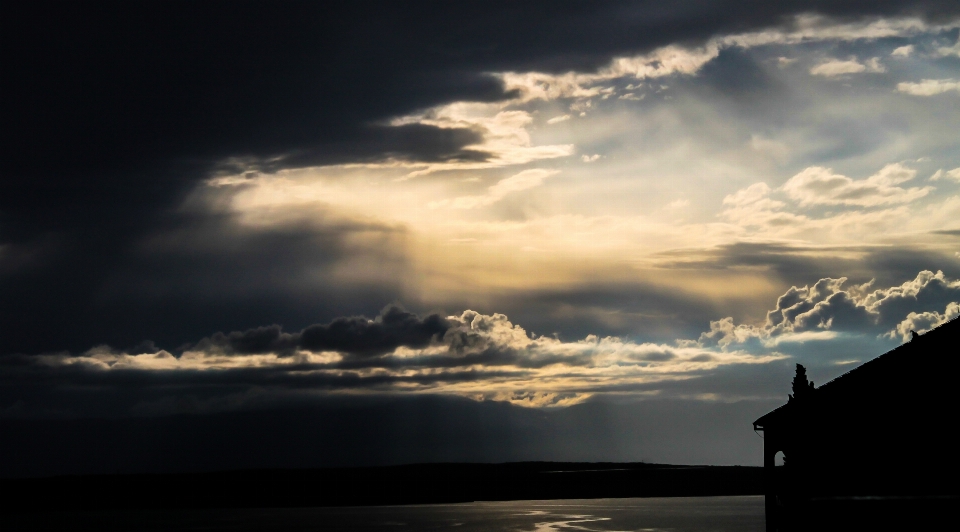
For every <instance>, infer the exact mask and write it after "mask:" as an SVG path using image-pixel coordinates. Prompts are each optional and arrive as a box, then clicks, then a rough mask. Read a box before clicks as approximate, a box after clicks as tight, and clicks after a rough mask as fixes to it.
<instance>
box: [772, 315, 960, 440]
mask: <svg viewBox="0 0 960 532" xmlns="http://www.w3.org/2000/svg"><path fill="white" fill-rule="evenodd" d="M950 345H954V346H958V345H960V319H953V320H951V321H949V322H947V323H944V324H942V325H940V326H939V327H936V328H935V329H933V330H931V331H928V332H927V333H925V334H922V335H917V336H916V337H914V338H913V339H912V340H910V341H909V342H907V343H905V344H903V345H901V346H899V347H896V348H894V349H891V350H890V351H887V352H886V353H884V354H882V355H880V356H878V357H877V358H874V359H873V360H870V361H867V362H865V363H863V364H861V365H859V366H857V367H855V368H853V369H851V370H850V371H848V372H846V373H844V374H843V375H840V376H839V377H837V378H835V379H833V380H831V381H830V382H827V383H825V384H823V385H822V386H820V387H818V388H817V389H816V390H814V392H813V393H814V394H815V396H816V397H817V400H818V401H825V402H829V403H842V402H844V401H846V400H848V399H850V398H852V397H856V396H867V395H869V394H874V393H878V392H880V393H882V391H883V390H885V389H886V390H889V389H897V388H899V386H898V385H899V384H900V383H903V382H904V381H912V382H915V383H918V385H922V384H919V383H922V382H923V381H924V377H925V375H924V373H929V372H930V367H931V366H930V365H928V364H918V363H917V360H918V358H919V357H926V359H927V360H929V359H930V358H931V357H933V358H940V359H943V360H948V361H952V362H953V364H956V360H957V359H960V354H958V351H960V350H956V349H954V350H951V349H949V348H947V349H944V348H945V347H948V346H950ZM794 404H795V402H788V403H787V404H784V405H782V406H780V407H778V408H776V409H774V410H772V411H770V412H768V413H766V414H764V415H763V416H761V417H760V418H759V419H757V420H756V421H754V422H753V426H754V428H755V429H757V430H762V429H763V427H764V426H766V425H768V424H769V423H770V422H772V421H775V420H777V419H779V418H780V417H782V416H785V415H788V412H789V411H790V410H791V409H792V408H794Z"/></svg>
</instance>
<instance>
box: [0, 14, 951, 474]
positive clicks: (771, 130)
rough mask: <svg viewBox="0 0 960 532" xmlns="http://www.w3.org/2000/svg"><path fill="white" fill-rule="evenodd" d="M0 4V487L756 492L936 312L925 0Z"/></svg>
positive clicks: (941, 30) (932, 105)
mask: <svg viewBox="0 0 960 532" xmlns="http://www.w3.org/2000/svg"><path fill="white" fill-rule="evenodd" d="M771 4H775V5H771ZM0 9H2V16H0V24H2V31H0V39H2V40H3V44H2V49H0V53H2V56H3V60H2V64H3V70H4V75H3V77H2V81H0V83H2V86H3V98H2V100H0V106H2V117H3V120H2V122H3V124H4V127H3V128H2V130H0V135H2V150H3V156H2V158H0V183H2V185H0V186H2V188H0V190H2V193H0V294H2V296H0V323H2V324H3V325H2V328H0V426H6V427H7V429H6V430H5V432H6V433H7V434H16V436H14V437H11V438H9V439H6V442H4V443H0V453H2V454H5V455H7V456H13V457H16V459H15V460H10V461H6V460H4V461H3V462H4V465H3V466H0V475H5V476H18V475H37V474H58V473H75V472H118V471H124V472H139V471H175V470H176V471H187V470H212V469H230V468H245V467H321V466H339V465H383V464H394V463H410V462H426V461H485V462H499V461H510V460H589V461H637V460H644V461H651V462H672V463H698V464H704V463H710V464H754V465H756V464H760V463H761V462H762V460H761V449H762V443H763V442H762V439H761V438H760V437H759V436H758V435H757V434H754V433H753V431H752V429H751V425H750V423H751V422H752V420H753V419H755V418H756V417H759V416H760V415H762V414H763V413H765V412H767V411H769V410H770V409H772V408H775V407H776V406H779V405H780V404H781V403H783V402H784V401H785V400H786V395H787V393H788V392H789V383H790V379H791V377H792V374H793V371H794V367H795V364H797V363H801V364H803V365H805V366H806V367H807V368H808V374H809V375H810V377H811V379H812V380H813V381H814V382H815V383H816V384H821V383H823V382H826V381H828V380H830V379H832V378H835V377H837V376H839V375H841V374H843V373H844V372H845V371H848V370H849V369H851V368H853V367H855V366H856V365H857V364H859V363H862V362H864V361H866V360H869V359H871V358H874V357H876V356H878V355H880V354H882V353H883V352H885V351H888V350H889V349H892V348H894V347H896V346H897V345H900V344H901V343H902V342H904V341H907V340H908V339H909V337H910V331H911V330H913V331H916V332H918V333H923V332H925V331H927V330H930V329H931V328H933V327H935V326H937V325H938V324H941V323H944V322H946V321H948V320H950V319H953V318H955V317H956V316H958V315H960V221H958V220H960V135H958V134H957V125H958V124H960V5H958V4H957V3H956V2H954V1H943V2H939V1H919V2H903V1H896V2H884V1H879V2H859V1H855V2H816V1H812V2H809V1H808V2H777V3H769V2H743V1H739V2H726V1H707V0H699V1H680V2H671V3H668V4H664V3H663V2H643V1H641V2H618V1H594V2H589V3H587V2H525V3H516V2H491V1H486V2H457V3H447V2H413V3H389V2H349V3H337V2H322V3H311V2H285V3H281V4H275V3H259V2H202V3H196V2H139V3H135V4H130V3H104V2H96V3H93V2H71V3H53V4H50V3H42V2H30V3H27V2H9V3H5V4H4V6H3V7H2V8H0ZM916 363H917V364H923V363H924V362H923V361H922V360H918V361H916ZM930 371H936V368H932V367H931V368H930Z"/></svg>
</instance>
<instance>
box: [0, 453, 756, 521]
mask: <svg viewBox="0 0 960 532" xmlns="http://www.w3.org/2000/svg"><path fill="white" fill-rule="evenodd" d="M762 477H763V476H762V469H761V468H759V467H739V466H730V467H727V466H674V465H659V464H643V463H631V464H622V463H557V462H521V463H508V464H418V465H404V466H393V467H369V468H338V469H305V470H255V471H229V472H218V473H196V474H167V475H95V476H93V475H91V476H65V477H50V478H30V479H7V480H3V481H0V488H2V489H3V491H4V492H5V493H7V494H8V496H6V497H4V498H3V505H4V506H5V507H6V509H7V510H14V511H36V510H42V509H51V508H54V509H57V510H68V509H114V508H231V507H234V508H236V507H261V508H263V507H296V506H353V505H393V504H429V503H452V502H468V501H506V500H531V499H540V500H543V499H589V498H604V497H674V496H706V495H758V494H761V493H763V483H762V479H763V478H762Z"/></svg>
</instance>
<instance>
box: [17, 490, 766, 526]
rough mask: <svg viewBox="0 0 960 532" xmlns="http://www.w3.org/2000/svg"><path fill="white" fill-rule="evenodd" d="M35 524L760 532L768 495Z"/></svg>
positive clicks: (123, 516) (140, 514)
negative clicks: (764, 501)
mask: <svg viewBox="0 0 960 532" xmlns="http://www.w3.org/2000/svg"><path fill="white" fill-rule="evenodd" d="M30 520H31V523H30V525H31V526H30V528H34V529H36V528H41V529H49V530H53V529H56V530H100V531H120V530H123V531H139V530H143V531H159V530H166V531H174V530H204V531H228V530H229V531H253V530H277V531H288V530H290V531H306V530H313V531H326V530H347V531H354V530H356V531H378V532H379V531H396V532H401V531H408V530H409V531H421V530H425V531H429V530H454V531H457V532H481V531H483V532H487V531H518V532H519V531H524V532H548V531H554V530H557V531H562V530H577V531H628V530H629V531H646V532H654V531H656V532H659V531H663V532H667V531H669V532H733V531H736V532H753V531H757V532H760V531H762V530H763V497H686V498H650V499H577V500H559V501H509V502H475V503H464V504H437V505H423V506H374V507H354V508H267V509H230V510H177V511H169V510H168V511H126V512H117V511H113V512H70V513H69V514H67V513H60V514H48V515H45V516H32V517H31V518H30ZM38 525H39V526H38Z"/></svg>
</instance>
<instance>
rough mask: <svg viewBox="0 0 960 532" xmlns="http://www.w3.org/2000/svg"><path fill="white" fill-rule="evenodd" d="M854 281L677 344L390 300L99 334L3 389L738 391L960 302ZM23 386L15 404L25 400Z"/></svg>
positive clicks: (837, 282)
mask: <svg viewBox="0 0 960 532" xmlns="http://www.w3.org/2000/svg"><path fill="white" fill-rule="evenodd" d="M846 281H847V279H846V278H844V277H840V278H824V279H821V280H819V281H818V282H816V283H814V284H813V285H812V286H809V285H808V286H803V287H796V286H793V287H791V288H790V289H789V290H787V291H786V292H785V293H784V294H783V295H781V296H780V297H779V298H778V299H777V302H776V305H775V307H774V308H773V309H772V310H770V311H769V312H768V313H767V315H766V320H765V321H764V323H762V324H760V325H753V324H744V323H739V324H738V323H735V321H734V320H733V318H729V317H728V318H724V319H720V320H716V321H713V322H711V323H710V328H709V330H708V331H705V332H704V333H702V334H701V335H700V336H699V338H698V339H696V340H690V339H680V340H677V341H676V342H675V343H674V344H672V345H671V344H657V343H649V342H637V341H633V340H630V339H627V338H619V337H612V336H610V337H604V338H600V337H597V336H595V335H588V336H587V337H585V338H583V339H581V340H576V341H564V340H561V339H558V338H555V337H549V336H537V335H533V334H530V333H528V332H527V330H525V329H524V328H523V327H521V326H520V325H517V324H514V323H512V322H511V321H510V319H509V318H508V317H507V316H506V315H503V314H496V313H495V314H483V313H480V312H476V311H472V310H467V311H464V312H462V313H460V314H459V315H453V316H446V317H444V316H441V315H439V314H428V315H425V316H419V315H417V314H414V313H412V312H409V311H406V310H404V309H403V308H401V307H398V306H388V307H386V308H385V309H384V310H383V311H382V312H381V313H380V315H379V316H377V317H375V318H373V319H367V318H364V317H341V318H337V319H335V320H333V321H331V322H329V323H326V324H315V325H311V326H309V327H306V328H304V329H303V330H301V331H298V332H290V333H288V332H284V331H283V329H282V328H281V327H280V326H278V325H271V326H266V327H259V328H255V329H249V330H246V331H233V332H228V333H216V334H214V335H211V336H209V337H207V338H203V339H201V340H200V341H198V342H196V343H195V344H193V345H190V346H186V347H184V348H181V349H180V350H177V351H176V352H170V351H167V350H163V349H159V348H157V347H155V346H153V345H152V344H151V343H149V342H147V343H144V344H143V345H142V346H141V348H140V349H136V350H126V351H124V350H116V349H113V348H110V347H109V346H98V347H95V348H93V349H90V350H89V351H86V352H84V353H80V354H68V353H56V354H41V355H13V356H6V357H2V358H0V366H2V369H3V371H2V372H0V375H2V377H0V390H6V392H7V393H4V396H5V401H6V400H7V399H13V397H12V396H11V397H7V396H10V393H14V395H16V394H17V393H19V392H17V390H20V392H22V393H24V394H25V393H27V391H25V390H27V388H24V384H23V383H25V382H28V383H29V384H30V385H29V387H28V388H29V389H30V390H32V391H30V393H38V392H37V390H41V392H40V393H42V390H48V391H50V390H65V389H91V390H92V389H96V390H110V389H113V390H136V391H138V393H139V391H142V390H154V391H155V392H157V393H160V394H161V395H162V393H161V392H163V390H168V391H169V390H177V391H178V393H180V394H181V396H182V395H183V393H186V392H190V393H193V392H196V393H198V394H200V395H203V394H206V395H205V396H208V397H209V398H208V399H204V401H200V402H199V403H197V404H207V406H209V407H210V408H213V409H214V410H222V409H228V410H229V409H230V408H233V407H236V406H237V405H241V404H243V403H246V402H249V401H251V400H256V401H261V400H262V398H263V397H265V396H270V395H271V394H273V395H276V394H281V395H283V394H286V395H290V394H294V395H296V394H321V395H325V394H331V393H333V394H344V393H350V394H356V393H375V394H384V393H386V394H443V395H457V396H462V397H468V398H471V399H474V400H478V401H502V402H508V403H512V404H514V405H518V406H525V407H565V406H570V405H574V404H578V403H582V402H584V401H586V400H587V399H589V398H591V397H593V396H595V395H597V394H601V395H614V396H616V395H632V396H637V397H642V396H655V395H658V394H663V393H669V394H672V395H671V396H679V397H687V398H700V399H709V400H736V399H738V398H745V397H760V396H762V397H767V395H768V394H767V393H766V392H762V391H759V390H762V389H764V387H763V386H762V385H756V386H754V387H753V388H756V389H752V388H751V385H750V384H749V383H741V384H738V385H736V386H723V385H718V384H717V383H715V382H713V381H716V380H717V379H720V380H724V379H726V380H729V379H730V376H731V375H735V374H737V373H743V372H745V371H747V368H750V367H758V368H762V367H765V366H770V367H771V368H773V366H777V367H778V368H777V370H776V371H779V365H778V364H774V365H772V366H771V364H772V363H775V362H780V361H784V360H785V359H787V358H789V357H790V356H791V354H792V353H795V351H796V347H797V346H802V345H804V344H806V343H809V342H828V341H835V340H837V339H838V338H841V337H843V336H844V335H846V336H848V337H851V335H852V337H857V338H861V339H864V338H866V339H869V338H875V339H878V340H883V341H884V342H889V341H892V340H897V339H900V340H902V341H906V340H907V339H908V338H909V334H910V331H916V332H917V333H923V332H925V331H927V330H929V329H931V328H933V327H936V326H937V325H939V324H942V323H944V322H946V321H948V320H951V319H954V318H956V317H957V316H958V315H960V306H958V302H960V281H958V280H951V279H948V278H947V277H946V276H945V275H944V274H943V273H942V272H939V271H938V272H936V273H934V272H931V271H922V272H920V273H919V274H917V276H916V278H914V279H912V280H909V281H906V282H904V283H902V284H900V285H896V286H890V287H886V288H879V287H875V286H874V283H873V281H871V282H868V283H864V284H860V285H852V286H845V285H846ZM818 345H820V346H821V348H820V349H818V352H820V351H822V345H823V344H822V343H820V344H818ZM878 345H879V344H878ZM880 352H882V351H878V352H877V353H874V354H873V355H874V356H875V355H878V354H880ZM824 365H825V366H827V365H829V362H828V361H826V360H824ZM771 371H774V370H773V369H771ZM776 371H774V372H776ZM747 372H748V373H753V372H752V370H751V371H747ZM738 382H739V381H738ZM698 383H700V384H703V385H704V386H699V387H698ZM709 383H713V384H709ZM700 388H703V389H700ZM707 388H710V389H707ZM721 389H722V391H721V392H717V390H721ZM718 393H719V395H718ZM677 394H679V395H677ZM757 394H759V395H757ZM168 395H169V394H168ZM187 396H189V393H188V394H187ZM191 397H192V396H191ZM251 398H252V399H251ZM15 399H16V401H15V402H13V403H12V404H14V406H15V407H16V408H14V407H11V408H12V409H11V408H7V409H5V410H4V415H5V416H8V417H9V416H20V415H23V414H24V412H26V410H27V409H25V407H24V404H25V403H24V402H23V401H22V399H21V398H19V397H16V398H15ZM178 401H180V400H174V399H170V398H166V399H164V398H163V397H161V398H159V399H157V398H156V397H154V398H153V399H151V402H147V403H144V402H142V401H141V402H139V403H137V404H136V405H133V406H132V407H131V410H130V412H131V413H133V414H144V413H147V414H149V413H154V414H155V413H158V412H165V411H168V410H170V411H177V408H179V406H177V405H178V404H179V403H178ZM7 402H9V401H7ZM180 402H182V401H180ZM194 402H196V400H194ZM208 403H209V404H208ZM210 405H213V406H210ZM198 408H199V409H200V410H204V409H206V408H207V407H203V408H200V407H198ZM171 409H172V410H171ZM7 410H9V412H8V411H7Z"/></svg>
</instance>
